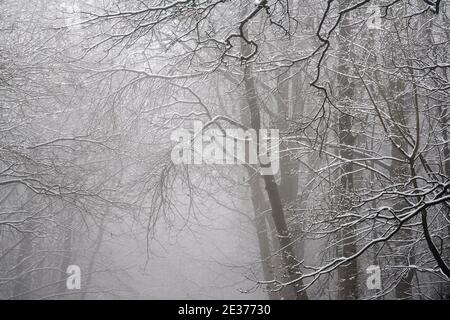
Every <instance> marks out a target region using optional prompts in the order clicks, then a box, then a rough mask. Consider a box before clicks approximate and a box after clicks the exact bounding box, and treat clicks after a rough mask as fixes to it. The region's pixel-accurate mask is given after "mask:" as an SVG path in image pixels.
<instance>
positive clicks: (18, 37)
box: [0, 0, 450, 299]
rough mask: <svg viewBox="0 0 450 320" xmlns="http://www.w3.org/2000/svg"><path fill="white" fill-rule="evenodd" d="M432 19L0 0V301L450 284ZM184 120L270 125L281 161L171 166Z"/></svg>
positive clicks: (449, 158) (414, 8) (175, 2)
mask: <svg viewBox="0 0 450 320" xmlns="http://www.w3.org/2000/svg"><path fill="white" fill-rule="evenodd" d="M449 14H450V2H449V1H446V0H443V1H440V0H379V1H376V0H347V1H344V0H321V1H316V0H268V1H266V0H262V1H256V2H254V1H245V0H128V1H120V0H104V1H94V0H85V1H83V0H73V1H69V0H67V1H63V0H45V1H44V0H33V1H26V0H0V298H1V299H125V298H133V299H170V298H175V299H197V298H200V299H221V298H234V299H241V298H242V299H446V298H447V299H448V298H449V297H450V285H449V279H450V269H449V267H450V250H449V249H450V140H449V131H450V128H449V116H450V115H449V108H450V106H449V105H450V74H449V73H450V70H449V69H450V61H449V52H450V46H449V41H450V20H449ZM193 121H202V122H203V123H204V124H205V126H208V128H214V129H219V130H224V129H231V128H237V127H241V128H253V129H259V128H275V129H279V130H280V146H279V150H280V153H279V156H280V171H279V172H278V173H276V174H274V175H265V176H262V175H260V174H259V173H258V167H257V166H256V167H255V166H251V165H247V164H245V163H244V164H240V165H206V164H205V165H174V164H173V162H172V161H171V157H170V156H171V151H172V148H173V145H174V141H171V139H170V136H171V133H172V132H173V131H174V130H175V129H177V128H192V124H193ZM69 265H78V266H80V268H81V273H82V278H81V289H80V290H68V289H67V288H66V279H67V274H66V269H67V267H68V266H69ZM371 265H376V266H379V267H380V268H381V280H382V286H381V289H379V290H370V289H369V288H368V287H367V286H366V280H367V277H368V276H369V274H368V273H367V272H366V269H367V267H369V266H371Z"/></svg>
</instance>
